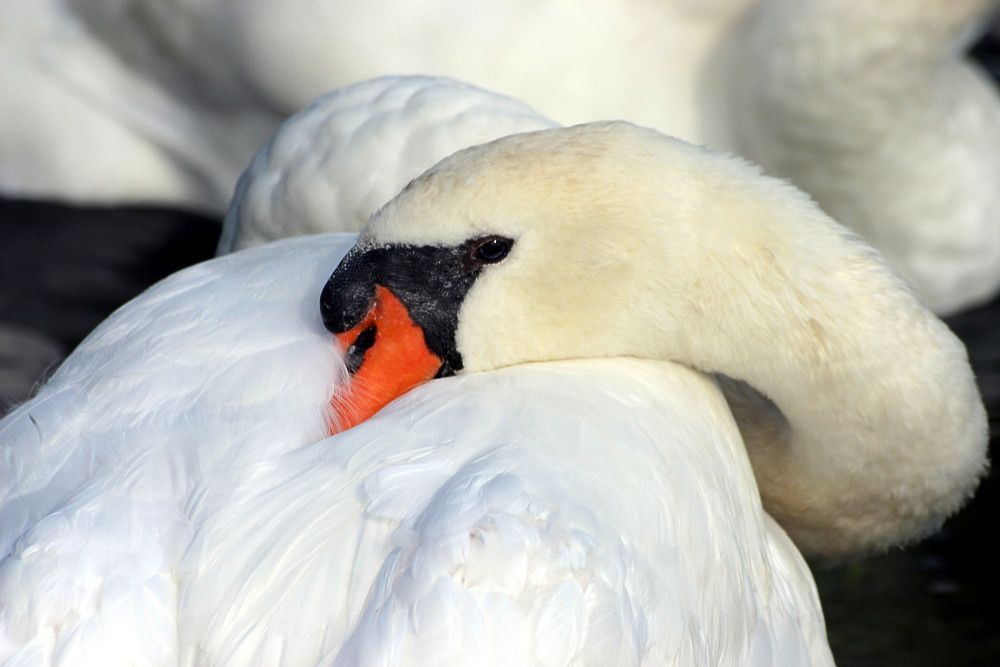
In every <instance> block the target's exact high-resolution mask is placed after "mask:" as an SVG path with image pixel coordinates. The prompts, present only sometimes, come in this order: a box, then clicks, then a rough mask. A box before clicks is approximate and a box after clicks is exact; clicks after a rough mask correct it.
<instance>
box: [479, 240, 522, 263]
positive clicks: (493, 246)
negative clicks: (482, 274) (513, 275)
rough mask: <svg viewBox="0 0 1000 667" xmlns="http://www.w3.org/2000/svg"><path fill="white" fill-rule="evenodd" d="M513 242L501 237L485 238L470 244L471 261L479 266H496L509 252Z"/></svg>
mask: <svg viewBox="0 0 1000 667" xmlns="http://www.w3.org/2000/svg"><path fill="white" fill-rule="evenodd" d="M512 245H514V242H513V241H512V240H511V239H508V238H504V237H502V236H487V237H486V238H482V239H479V240H478V241H476V242H475V243H473V244H472V259H473V261H476V262H479V263H481V264H496V263H497V262H499V261H501V260H503V258H504V257H506V256H507V253H509V252H510V248H511V246H512Z"/></svg>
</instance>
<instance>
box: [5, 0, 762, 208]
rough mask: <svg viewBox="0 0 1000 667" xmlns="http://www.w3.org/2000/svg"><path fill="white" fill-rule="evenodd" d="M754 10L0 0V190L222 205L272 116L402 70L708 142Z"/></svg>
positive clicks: (576, 115) (699, 5)
mask: <svg viewBox="0 0 1000 667" xmlns="http://www.w3.org/2000/svg"><path fill="white" fill-rule="evenodd" d="M749 2H750V0H711V1H707V0H706V1H703V2H690V0H670V1H669V2H657V3H649V2H645V1H643V0H627V1H626V2H617V3H607V2H602V1H601V0H586V1H585V2H583V3H581V2H579V1H577V2H568V1H567V0H545V1H544V2H527V1H524V0H522V1H520V2H514V3H502V4H496V5H492V4H486V5H477V6H475V7H470V6H469V5H468V4H467V3H465V2H461V1H456V0H435V1H434V2H431V3H420V4H413V5H400V4H399V3H387V2H369V3H361V4H358V3H351V2H322V3H317V2H311V1H301V0H300V1H292V2H289V1H286V0H252V1H251V0H247V1H244V2H231V1H229V0H198V1H197V2H183V3H176V2H162V1H160V0H132V1H130V2H127V3H122V2H118V1H117V0H90V1H88V2H78V1H74V0H38V1H37V2H30V3H25V2H22V1H21V0H0V53H2V54H3V55H5V56H7V57H5V58H4V62H5V63H6V65H5V74H8V76H4V77H0V115H2V116H3V118H4V119H5V122H4V124H3V125H0V191H3V192H5V193H16V194H20V195H28V196H32V197H54V198H60V199H67V200H71V201H77V202H103V203H121V202H135V201H140V202H145V203H150V202H158V203H170V204H174V205H178V206H181V207H184V208H195V209H198V210H202V211H207V212H214V213H218V214H221V213H223V212H224V211H225V208H226V204H227V202H228V199H229V196H230V194H231V192H232V188H233V186H234V185H235V183H236V179H237V177H238V175H239V173H240V171H241V170H242V169H243V167H244V166H245V165H246V164H247V163H248V162H249V161H250V159H251V157H252V156H253V153H254V151H256V150H257V149H258V148H259V147H260V146H261V145H262V144H263V143H264V142H265V141H267V139H268V137H270V136H271V134H272V133H273V132H274V131H275V130H276V129H277V127H278V125H279V123H281V121H282V120H284V119H285V118H287V117H288V116H289V115H291V114H293V113H295V112H297V111H299V110H300V109H302V108H303V107H304V106H305V105H306V104H308V103H309V102H311V101H312V100H313V99H314V98H316V97H317V96H318V95H320V94H323V93H325V92H327V91H329V90H332V89H334V88H339V87H343V86H347V85H350V84H354V83H356V82H358V81H363V80H366V79H371V78H374V77H378V76H384V75H395V74H408V73H426V74H430V75H436V76H451V77H455V78H458V79H461V80H465V81H472V82H475V83H476V84H477V85H481V86H484V87H486V88H489V89H492V90H498V91H502V92H504V93H505V94H509V95H513V96H515V97H517V98H519V99H523V100H525V101H526V102H527V103H528V104H530V105H532V106H534V107H535V108H536V109H538V110H539V111H540V112H541V113H543V114H545V115H547V116H550V117H552V118H553V119H555V120H557V121H559V122H561V123H568V122H579V121H587V120H594V119H598V118H626V119H629V120H633V121H636V122H642V123H647V124H653V125H656V126H657V127H659V128H661V129H663V130H664V131H667V132H670V133H672V134H676V135H678V136H682V137H684V138H686V139H689V140H692V141H705V140H708V139H709V137H708V135H707V134H706V132H707V130H705V129H704V128H703V126H704V125H705V124H706V121H705V118H704V116H706V115H708V114H711V113H712V112H713V109H714V108H716V107H715V105H714V103H713V102H712V101H711V100H707V99H703V97H702V93H703V92H704V91H703V89H704V88H708V89H710V90H712V91H714V90H716V89H717V88H718V86H717V85H716V84H715V81H716V79H715V77H713V76H711V75H710V74H709V72H708V69H709V65H710V63H709V59H710V57H711V54H712V51H713V49H714V48H715V41H716V40H717V39H718V38H719V36H720V35H721V34H723V33H724V32H725V30H726V29H727V28H728V27H729V26H730V24H731V23H732V22H733V21H734V20H736V18H737V17H738V16H739V14H740V12H742V11H743V8H744V7H745V6H747V5H748V4H749ZM67 119H71V122H70V120H67Z"/></svg>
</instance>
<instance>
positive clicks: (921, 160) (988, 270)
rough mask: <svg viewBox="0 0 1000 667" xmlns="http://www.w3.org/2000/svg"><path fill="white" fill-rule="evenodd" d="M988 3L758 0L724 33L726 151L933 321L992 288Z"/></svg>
mask: <svg viewBox="0 0 1000 667" xmlns="http://www.w3.org/2000/svg"><path fill="white" fill-rule="evenodd" d="M998 10H1000V3H997V2H996V0H962V1H960V2H936V1H934V0H921V1H916V2H906V3H884V2H881V3H880V2H841V1H839V0H811V1H809V2H798V1H797V0H761V1H760V2H757V3H755V5H754V7H753V8H752V9H751V10H750V11H749V12H748V15H747V17H746V18H745V19H744V20H743V21H742V22H741V23H740V26H739V28H740V29H739V30H736V31H734V33H733V40H732V42H733V43H732V45H731V47H730V48H732V49H733V51H734V52H735V53H737V54H738V56H737V57H738V58H739V61H740V62H741V63H742V66H741V67H740V69H739V71H738V73H737V72H735V71H734V72H732V73H731V81H732V89H731V102H730V105H729V110H728V112H726V113H725V114H724V115H725V116H726V117H727V118H728V119H729V120H730V122H732V123H733V128H734V130H733V133H734V135H735V136H734V148H735V150H736V151H738V152H739V153H740V154H742V155H745V156H747V157H748V158H750V159H752V160H754V161H755V162H758V163H760V164H761V165H762V166H763V167H764V168H765V169H766V170H767V171H768V172H769V173H771V174H774V175H777V176H781V177H784V178H788V179H789V180H791V181H792V182H793V183H795V184H796V185H798V186H799V187H801V188H802V189H803V190H805V191H806V192H808V193H809V194H810V195H812V196H813V197H814V198H815V199H816V201H817V202H818V203H819V204H820V205H821V206H822V207H823V209H824V210H825V211H826V212H827V213H829V214H830V215H831V216H833V217H834V218H835V219H837V220H838V221H839V222H841V223H843V224H845V225H847V226H849V227H851V228H852V229H854V230H856V231H857V232H858V233H859V234H861V236H863V237H864V238H865V239H866V240H868V241H869V242H870V243H872V244H873V245H874V246H875V247H877V248H879V250H881V251H882V252H883V253H885V255H886V257H888V259H889V260H890V261H891V262H892V263H893V264H895V265H896V266H897V267H898V268H899V270H900V271H901V272H902V273H903V274H904V275H906V276H907V278H909V279H910V280H911V281H912V282H913V283H914V285H915V286H916V287H917V289H918V290H919V292H920V294H921V296H922V297H923V299H924V300H925V302H926V303H927V304H928V305H929V306H930V307H931V308H932V309H933V310H935V311H936V312H938V313H941V314H949V313H953V312H955V311H958V310H961V309H963V308H967V307H970V306H973V305H977V304H980V303H983V302H985V301H988V300H989V299H990V298H992V297H993V296H994V295H995V294H996V293H997V291H998V289H1000V89H998V86H997V82H996V81H995V80H993V79H991V78H990V76H989V75H988V74H987V73H986V72H985V71H984V70H983V69H982V68H980V67H978V66H977V65H975V64H973V63H971V62H969V61H968V60H966V59H965V55H964V54H965V53H966V52H967V51H968V49H969V47H970V45H971V44H972V43H973V42H974V41H975V40H976V39H977V38H978V36H980V35H981V33H982V32H983V31H984V30H985V28H986V25H985V22H986V19H988V18H989V16H990V14H991V13H995V12H996V11H998Z"/></svg>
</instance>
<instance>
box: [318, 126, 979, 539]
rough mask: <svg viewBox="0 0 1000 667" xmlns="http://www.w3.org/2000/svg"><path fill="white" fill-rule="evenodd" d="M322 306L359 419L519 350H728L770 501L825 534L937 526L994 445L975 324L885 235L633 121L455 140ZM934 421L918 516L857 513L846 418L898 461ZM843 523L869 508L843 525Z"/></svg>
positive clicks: (398, 203)
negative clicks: (956, 329) (426, 384)
mask: <svg viewBox="0 0 1000 667" xmlns="http://www.w3.org/2000/svg"><path fill="white" fill-rule="evenodd" d="M321 310H322V314H323V319H324V322H325V324H326V326H327V328H328V329H329V330H330V331H332V332H333V333H334V334H336V335H337V337H338V338H339V339H340V340H341V343H342V345H343V346H344V347H345V349H346V351H347V352H346V354H347V357H346V359H347V365H348V370H349V371H350V372H351V373H352V378H351V379H349V381H348V382H347V384H346V387H345V388H344V389H342V390H341V391H340V392H338V396H337V397H336V398H335V400H334V404H335V407H336V410H337V417H338V418H337V421H338V427H339V428H341V429H342V428H347V427H350V426H352V425H354V424H356V423H358V422H360V421H363V420H364V419H367V418H368V417H369V416H371V415H372V414H374V412H375V411H377V410H378V409H380V408H381V407H382V406H383V405H385V404H386V403H388V402H389V401H390V400H392V399H393V398H395V397H396V396H398V395H399V394H400V393H403V392H405V391H406V390H407V389H409V388H410V387H412V386H414V385H415V384H418V383H420V382H422V381H425V380H428V379H431V378H434V377H441V376H446V375H451V374H454V373H463V372H480V371H488V370H491V369H495V368H500V367H503V366H509V365H513V364H521V363H528V362H536V361H546V360H554V359H565V358H586V357H609V356H633V357H639V358H646V359H657V360H666V361H674V362H678V363H682V364H686V365H689V366H692V367H695V368H697V369H700V370H702V371H705V372H711V373H717V374H720V376H722V377H724V378H725V382H724V383H723V389H724V390H725V391H727V393H728V394H729V397H730V398H731V403H732V404H733V406H734V413H736V415H737V418H738V419H739V420H741V421H742V423H741V424H740V426H741V429H742V430H743V433H744V437H745V439H746V440H747V447H748V451H749V453H750V456H751V461H752V463H753V464H754V469H755V473H756V474H757V477H758V483H759V484H760V486H761V491H762V495H763V497H764V501H765V505H766V506H767V507H768V509H769V510H770V511H771V512H772V513H773V514H775V515H776V518H778V519H779V521H781V520H782V519H783V518H784V519H786V521H785V522H784V524H783V525H785V527H786V529H788V530H789V532H790V533H791V534H792V536H793V538H796V539H797V540H798V541H799V543H800V545H804V546H806V547H807V549H809V550H813V551H819V552H832V553H840V552H844V551H852V550H857V549H859V548H860V549H864V548H868V547H870V546H885V545H887V544H890V543H893V542H895V541H898V540H899V539H900V537H901V536H902V537H903V538H904V539H905V538H906V537H910V536H913V535H915V534H919V533H922V532H925V531H926V530H927V529H928V526H929V525H930V524H932V523H934V522H936V521H938V520H939V519H940V518H941V516H940V515H941V513H942V512H943V513H944V514H945V515H946V513H947V512H950V511H952V510H954V509H955V507H957V506H958V504H960V502H961V501H962V499H964V498H965V496H966V495H967V494H968V492H969V490H970V488H971V486H972V485H973V484H974V483H975V480H976V479H977V478H978V475H979V474H980V473H981V470H982V467H983V447H984V443H985V418H984V415H983V411H982V405H981V401H980V400H979V397H978V392H977V391H976V388H975V386H974V383H973V382H972V376H971V373H970V372H969V369H968V364H967V361H966V358H965V352H964V348H962V346H961V344H960V343H958V342H957V340H956V339H955V338H954V336H952V335H951V334H950V333H949V332H948V331H947V329H946V328H945V327H944V326H943V325H941V323H940V322H939V321H938V320H936V318H934V317H933V316H932V315H931V314H930V313H929V312H927V311H926V309H924V308H923V307H922V306H921V305H920V304H919V302H918V301H917V300H916V299H915V298H914V296H913V294H912V292H911V290H910V289H909V287H908V286H907V285H906V283H905V282H904V281H902V280H901V279H900V278H899V277H898V276H897V275H896V274H895V272H894V271H892V270H891V269H890V268H889V267H888V265H887V264H886V263H885V262H884V261H883V260H882V259H881V257H880V256H879V255H878V254H877V253H876V252H874V251H873V250H871V249H870V248H869V247H868V246H866V245H865V244H864V243H862V242H861V241H860V240H858V238H857V237H856V236H854V235H853V234H852V233H850V232H848V231H846V230H845V229H844V228H842V227H840V226H839V225H837V224H836V223H835V222H833V221H832V220H830V219H829V218H828V217H827V216H826V215H824V214H823V213H822V212H821V211H820V210H819V209H818V207H816V206H815V205H814V204H813V203H812V202H811V201H810V200H809V199H808V198H807V197H805V196H804V195H803V194H801V193H800V192H799V191H797V190H795V189H794V188H792V187H791V186H788V185H786V184H784V183H782V182H780V181H777V180H774V179H770V178H767V177H764V176H763V175H762V174H761V173H760V172H759V170H757V169H756V168H754V167H752V166H750V165H748V164H746V163H744V162H742V161H739V160H736V159H733V158H730V157H727V156H723V155H720V154H717V153H714V152H711V151H707V150H704V149H701V148H698V147H694V146H691V145H689V144H686V143H684V142H682V141H679V140H676V139H672V138H669V137H665V136H663V135H661V134H658V133H656V132H655V131H652V130H648V129H643V128H639V127H636V126H633V125H630V124H627V123H623V122H605V123H593V124H587V125H581V126H576V127H571V128H559V129H554V130H544V131H540V132H533V133H527V134H520V135H512V136H508V137H505V138H503V139H499V140H497V141H494V142H491V143H488V144H483V145H479V146H475V147H472V148H469V149H466V150H463V151H460V152H458V153H456V154H454V155H453V156H451V157H449V158H446V159H445V160H443V161H442V162H440V163H438V164H437V165H436V166H434V167H432V168H431V169H430V170H428V171H427V172H425V173H424V174H423V175H421V176H420V177H418V178H417V179H415V180H414V181H412V182H411V183H410V184H409V185H408V186H407V187H406V188H405V189H404V190H403V191H402V192H401V193H399V194H398V195H397V196H396V197H395V198H394V199H393V200H392V201H390V202H389V203H388V204H386V205H385V206H384V207H382V208H381V209H380V210H379V211H377V212H376V213H375V214H374V215H373V216H372V217H371V219H370V221H369V223H368V225H367V226H366V227H365V228H364V230H362V233H361V235H360V236H359V239H358V242H357V245H356V246H355V247H354V249H352V251H351V252H350V253H349V254H348V255H347V256H346V257H345V258H344V260H343V261H342V263H341V264H340V266H339V267H338V268H337V269H336V270H335V271H334V273H333V275H332V276H331V278H330V280H329V282H328V283H327V285H326V287H325V289H324V291H323V294H322V297H321ZM913 357H916V358H917V361H914V360H913ZM900 364H906V365H907V369H906V370H905V371H902V372H899V371H898V366H899V365H900ZM883 376H884V377H883ZM730 379H735V380H736V381H737V382H732V381H731V380H730ZM927 383H931V384H932V385H934V384H936V385H937V386H938V387H943V388H946V390H947V391H948V392H950V395H949V396H948V397H947V398H945V399H941V400H940V401H938V399H937V397H936V396H931V395H927V392H926V385H927ZM873 384H874V385H875V386H873ZM746 388H752V389H750V390H749V395H752V396H754V397H756V398H752V399H750V400H747V399H746V396H747V395H748V391H745V390H744V389H746ZM901 391H902V392H904V395H906V396H907V398H909V399H911V400H910V401H909V402H908V401H907V400H900V396H899V394H898V392H901ZM758 398H759V401H758V400H757V399H758ZM937 403H941V405H940V406H937ZM929 404H930V405H931V407H932V408H933V409H931V408H929V407H928V405H929ZM758 405H759V406H761V410H755V408H754V406H758ZM774 405H776V406H777V409H778V410H780V412H778V411H777V410H770V412H772V413H774V414H775V415H777V419H775V420H771V422H772V423H768V424H767V425H765V426H761V419H760V418H759V415H760V414H762V413H764V412H768V409H769V408H765V407H764V406H770V408H773V406H774ZM748 406H750V407H749V408H748ZM929 409H931V412H932V413H933V415H932V416H930V417H929V416H928V410H929ZM887 411H893V412H892V414H891V415H890V416H888V417H887V416H886V413H887ZM751 412H754V413H755V414H752V415H750V414H749V413H751ZM928 419H930V420H931V423H928ZM933 420H938V422H934V421H933ZM970 425H971V426H970ZM765 433H766V435H762V434H765ZM915 437H916V438H918V439H920V441H921V442H923V441H924V440H928V439H929V440H930V441H940V440H942V439H943V440H945V441H946V442H948V446H947V447H946V448H944V449H942V451H941V452H939V453H937V454H935V453H934V451H933V450H934V447H933V446H932V445H931V444H930V443H928V446H927V448H926V449H927V451H926V452H924V450H923V449H920V451H921V453H922V454H923V453H926V454H927V460H921V461H920V462H919V467H920V468H921V469H925V468H927V467H928V466H937V465H946V467H947V468H948V470H949V472H948V473H946V474H945V477H947V479H944V480H942V481H940V483H939V481H938V480H930V479H929V476H928V475H923V476H922V477H921V478H920V479H919V480H918V481H915V482H914V486H915V487H921V488H923V487H925V486H927V485H930V486H932V487H935V486H940V488H933V489H931V490H930V491H929V492H928V496H933V497H934V498H935V500H934V501H929V500H926V498H922V499H921V500H920V501H919V503H916V504H919V505H920V507H915V508H913V514H914V516H913V517H912V521H908V522H906V523H907V525H906V526H905V527H903V528H901V529H900V528H899V527H898V526H896V527H895V528H892V529H889V528H885V527H884V526H871V525H868V524H867V523H866V521H867V519H866V518H865V517H864V516H858V517H854V518H850V517H848V518H846V519H845V518H843V517H842V516H840V515H839V513H840V512H841V511H843V512H847V513H850V512H854V510H855V509H857V508H855V507H853V506H852V507H843V508H840V505H839V503H841V499H840V498H842V495H843V494H842V489H840V488H839V487H840V486H842V485H843V483H844V480H843V479H836V478H835V477H836V473H835V472H834V469H835V468H837V466H834V465H833V463H839V464H840V468H843V467H844V465H843V464H844V461H843V460H842V459H843V458H844V457H849V456H854V455H855V454H856V453H855V452H854V451H852V450H851V448H850V446H849V444H845V442H844V441H845V440H846V441H847V442H848V443H851V442H852V441H855V442H854V444H855V445H856V446H855V449H859V448H860V449H863V450H864V452H865V455H866V456H873V457H874V458H875V459H876V460H877V461H878V463H879V465H883V466H884V467H885V468H886V470H887V472H889V469H890V468H892V466H893V465H894V464H895V463H898V460H899V457H905V456H908V455H912V453H913V451H914V450H913V449H912V447H913V445H912V442H913V438H915ZM862 441H863V442H862ZM954 441H958V442H959V443H960V444H959V446H958V449H960V450H961V451H960V456H959V460H960V464H956V463H955V461H954V460H953V459H952V455H954V453H955V451H956V448H955V446H953V445H952V442H954ZM859 442H860V443H861V444H858V443H859ZM918 449H919V448H918ZM838 459H840V460H838ZM945 461H948V463H947V464H945ZM840 468H837V469H840ZM802 469H808V470H809V475H804V474H800V472H801V470H802ZM909 481H912V480H909ZM891 483H892V484H894V485H895V488H893V491H892V492H893V494H898V493H899V492H900V491H899V486H900V485H899V483H898V480H897V481H893V482H891ZM852 484H853V482H852ZM855 486H864V485H863V484H861V485H855ZM855 490H856V491H858V489H855ZM913 492H914V495H917V489H916V488H914V490H913ZM859 493H860V495H861V496H864V495H865V494H866V493H868V492H867V491H859ZM881 493H882V492H881V491H878V490H876V491H873V492H872V494H871V497H870V498H867V501H878V499H879V498H881V497H882V496H881V495H880V494H881ZM824 494H829V495H830V498H829V502H830V503H833V505H834V506H835V507H834V508H833V509H830V508H824V509H822V512H826V513H827V514H826V515H825V516H822V517H821V518H820V520H819V521H820V523H822V524H823V525H824V527H822V528H819V527H817V526H812V525H809V524H810V522H811V521H813V520H814V519H815V516H816V514H817V513H819V512H820V510H817V512H813V511H808V510H807V511H803V508H804V507H808V506H810V504H811V503H813V502H814V501H815V502H816V503H819V501H818V500H815V499H816V498H819V497H822V496H823V495H824ZM811 499H812V500H811ZM925 501H926V502H925ZM935 503H943V506H945V509H944V510H941V511H938V510H932V508H931V506H932V505H933V506H935V507H937V506H938V505H935ZM897 510H898V508H895V509H894V510H892V511H889V514H892V513H893V512H895V511H897ZM855 514H859V515H860V514H864V513H863V512H855ZM931 515H933V516H932V517H931V518H928V517H929V516H931ZM845 516H846V514H845ZM894 521H896V520H894ZM831 523H832V524H850V525H847V526H846V527H844V529H843V531H841V532H843V533H844V535H841V536H837V537H835V538H832V539H831V538H830V537H829V533H828V532H827V530H828V528H829V526H828V524H831ZM896 523H899V522H898V521H896ZM879 531H881V532H879Z"/></svg>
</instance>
